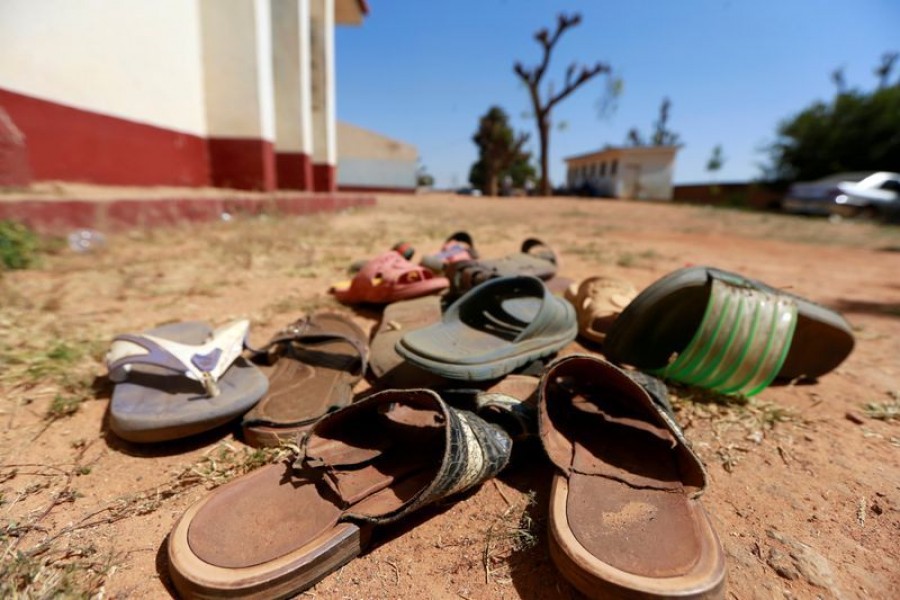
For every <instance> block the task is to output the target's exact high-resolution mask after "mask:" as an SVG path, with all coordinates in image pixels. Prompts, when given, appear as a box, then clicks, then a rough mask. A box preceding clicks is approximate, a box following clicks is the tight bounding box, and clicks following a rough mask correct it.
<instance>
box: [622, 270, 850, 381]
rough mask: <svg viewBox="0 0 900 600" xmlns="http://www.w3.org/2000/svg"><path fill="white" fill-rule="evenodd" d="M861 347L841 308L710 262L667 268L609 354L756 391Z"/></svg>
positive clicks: (829, 364)
mask: <svg viewBox="0 0 900 600" xmlns="http://www.w3.org/2000/svg"><path fill="white" fill-rule="evenodd" d="M851 350H853V334H852V332H851V331H850V326H849V325H848V324H847V322H846V321H845V320H844V318H843V317H842V316H841V315H839V314H838V313H836V312H835V311H833V310H830V309H828V308H825V307H824V306H820V305H818V304H814V303H812V302H810V301H809V300H805V299H803V298H800V297H798V296H794V295H792V294H788V293H786V292H782V291H779V290H776V289H774V288H772V287H770V286H768V285H766V284H764V283H761V282H759V281H754V280H752V279H747V278H745V277H743V276H741V275H737V274H735V273H729V272H727V271H720V270H719V269H713V268H710V267H690V268H685V269H680V270H678V271H675V272H673V273H670V274H669V275H666V276H665V277H663V278H662V279H660V280H659V281H657V282H656V283H654V284H653V285H651V286H650V287H648V288H647V289H645V290H644V291H643V292H641V293H640V294H639V295H638V297H637V298H635V299H634V300H633V301H632V302H631V304H629V305H628V307H627V308H626V309H625V310H624V311H623V312H622V314H621V315H620V316H619V318H618V319H617V320H616V322H615V323H613V325H612V327H611V328H610V330H609V333H608V334H607V337H606V341H605V343H604V351H605V354H606V356H607V357H608V358H609V359H611V360H613V361H616V362H619V363H626V364H630V365H633V366H635V367H637V368H639V369H641V370H643V371H646V372H648V373H652V374H653V375H656V376H658V377H660V378H663V379H668V380H671V381H678V382H681V383H686V384H689V385H694V386H697V387H702V388H705V389H709V390H713V391H716V392H719V393H721V394H729V395H742V396H752V395H754V394H758V393H759V392H761V391H762V390H763V389H765V388H766V386H768V385H769V384H770V383H772V381H774V380H775V379H776V378H778V379H786V380H793V379H815V378H817V377H819V376H821V375H824V374H825V373H828V372H829V371H831V370H832V369H834V368H835V367H837V366H838V365H839V364H841V362H843V360H844V359H845V358H847V356H848V355H849V354H850V351H851Z"/></svg>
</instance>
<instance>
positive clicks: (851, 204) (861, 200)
mask: <svg viewBox="0 0 900 600" xmlns="http://www.w3.org/2000/svg"><path fill="white" fill-rule="evenodd" d="M838 189H839V190H840V191H841V193H840V194H838V196H837V197H836V198H835V199H834V204H833V205H832V206H831V214H833V215H839V216H842V217H867V218H878V219H888V218H889V219H891V220H894V219H896V218H897V217H900V173H888V172H886V171H881V172H878V173H873V174H871V175H869V176H868V177H866V178H865V179H863V180H862V181H860V182H858V183H851V182H842V183H839V184H838Z"/></svg>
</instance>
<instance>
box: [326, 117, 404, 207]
mask: <svg viewBox="0 0 900 600" xmlns="http://www.w3.org/2000/svg"><path fill="white" fill-rule="evenodd" d="M337 147H338V171H337V172H338V179H337V184H338V189H339V190H342V191H348V192H351V191H352V192H401V193H412V192H415V191H416V170H417V169H418V160H419V151H418V150H417V149H416V147H415V146H412V145H410V144H407V143H405V142H401V141H399V140H395V139H392V138H389V137H386V136H383V135H381V134H380V133H375V132H374V131H369V130H368V129H363V128H362V127H357V126H356V125H351V124H350V123H345V122H343V121H338V122H337Z"/></svg>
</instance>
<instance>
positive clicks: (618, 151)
mask: <svg viewBox="0 0 900 600" xmlns="http://www.w3.org/2000/svg"><path fill="white" fill-rule="evenodd" d="M679 148H680V146H606V147H605V148H601V149H600V150H594V151H593V152H586V153H584V154H576V155H575V156H567V157H565V158H564V159H563V160H564V161H566V162H569V161H571V160H581V159H585V158H615V157H617V156H627V155H633V154H675V153H676V152H677V151H678V149H679Z"/></svg>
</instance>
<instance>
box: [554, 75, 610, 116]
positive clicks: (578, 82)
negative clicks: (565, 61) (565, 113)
mask: <svg viewBox="0 0 900 600" xmlns="http://www.w3.org/2000/svg"><path fill="white" fill-rule="evenodd" d="M572 66H573V67H574V66H575V65H572ZM569 68H570V69H571V68H572V67H569ZM609 72H610V68H609V65H607V64H604V63H597V64H595V65H594V66H593V67H590V68H588V67H582V68H581V73H579V75H578V78H577V79H575V80H574V81H571V80H570V79H569V74H568V72H567V73H566V85H565V87H563V89H562V90H560V92H559V93H558V94H556V95H555V96H551V97H550V98H548V99H547V105H546V110H550V109H551V108H553V107H554V106H555V105H556V104H557V103H559V102H561V101H562V100H563V99H564V98H565V97H566V96H568V95H569V94H571V93H572V92H574V91H575V90H577V89H578V88H579V87H580V86H582V85H583V84H585V83H587V82H588V81H590V80H591V79H592V78H594V77H596V76H597V75H599V74H600V73H609Z"/></svg>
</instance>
